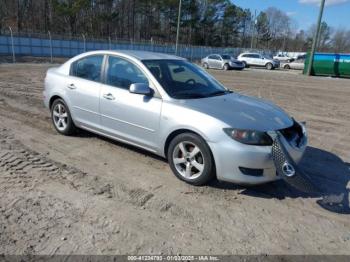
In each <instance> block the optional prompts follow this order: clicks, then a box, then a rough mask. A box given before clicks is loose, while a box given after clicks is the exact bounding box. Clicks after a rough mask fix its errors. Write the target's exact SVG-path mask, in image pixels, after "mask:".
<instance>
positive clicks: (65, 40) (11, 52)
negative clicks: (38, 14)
mask: <svg viewBox="0 0 350 262" xmlns="http://www.w3.org/2000/svg"><path fill="white" fill-rule="evenodd" d="M93 50H142V51H151V52H159V53H167V54H175V44H174V43H159V42H156V41H153V40H152V39H151V40H149V41H138V42H134V41H133V40H125V39H118V38H111V37H109V38H107V39H94V38H89V37H87V36H85V35H84V34H82V35H80V36H67V35H56V34H51V33H50V32H47V33H46V34H42V33H18V32H16V33H15V32H12V30H11V28H9V29H8V30H4V31H2V32H0V56H12V61H13V62H15V61H16V57H21V56H32V57H47V58H48V60H50V61H51V62H52V61H53V58H57V57H62V58H69V57H73V56H75V55H78V54H80V53H83V52H87V51H93ZM246 50H248V49H244V48H223V47H208V46H193V45H183V44H179V45H178V54H177V55H178V56H181V57H185V58H187V59H189V60H191V61H199V60H200V59H201V58H203V57H205V56H207V55H209V54H213V53H217V54H230V55H232V56H237V55H239V54H240V53H241V52H243V51H246ZM250 51H256V52H262V51H261V50H250ZM264 53H266V52H264Z"/></svg>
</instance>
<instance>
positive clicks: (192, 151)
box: [173, 141, 205, 180]
mask: <svg viewBox="0 0 350 262" xmlns="http://www.w3.org/2000/svg"><path fill="white" fill-rule="evenodd" d="M173 163H174V166H175V168H176V170H177V171H178V172H179V174H180V175H181V176H183V177H184V178H186V179H190V180H192V179H196V178H198V177H199V176H200V175H201V174H202V173H203V170H204V164H205V163H204V157H203V154H202V152H201V150H200V149H199V147H198V146H197V145H195V144H194V143H192V142H189V141H182V142H180V143H178V144H177V145H176V146H175V148H174V151H173Z"/></svg>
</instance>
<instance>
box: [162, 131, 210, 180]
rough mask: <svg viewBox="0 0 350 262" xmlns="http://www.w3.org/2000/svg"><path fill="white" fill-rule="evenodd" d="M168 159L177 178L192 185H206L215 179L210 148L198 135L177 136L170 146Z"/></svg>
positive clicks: (184, 134) (185, 134)
mask: <svg viewBox="0 0 350 262" xmlns="http://www.w3.org/2000/svg"><path fill="white" fill-rule="evenodd" d="M167 157H168V162H169V165H170V168H171V170H172V171H173V173H174V174H175V176H177V178H179V179H181V180H183V181H185V182H187V183H189V184H191V185H196V186H200V185H204V184H207V183H208V182H209V181H210V180H212V179H213V178H214V177H215V164H214V159H213V157H212V154H211V151H210V148H209V146H208V145H207V143H206V142H205V141H204V140H203V138H201V137H200V136H198V135H196V134H193V133H183V134H179V135H177V136H176V137H175V138H174V139H173V140H172V141H171V142H170V144H169V148H168V152H167Z"/></svg>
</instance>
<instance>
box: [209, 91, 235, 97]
mask: <svg viewBox="0 0 350 262" xmlns="http://www.w3.org/2000/svg"><path fill="white" fill-rule="evenodd" d="M230 93H233V92H232V91H230V90H220V91H216V92H213V93H211V94H209V95H208V96H220V95H225V94H230Z"/></svg>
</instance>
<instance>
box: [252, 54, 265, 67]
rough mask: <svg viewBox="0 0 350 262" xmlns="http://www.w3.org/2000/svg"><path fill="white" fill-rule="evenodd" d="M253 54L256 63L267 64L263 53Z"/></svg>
mask: <svg viewBox="0 0 350 262" xmlns="http://www.w3.org/2000/svg"><path fill="white" fill-rule="evenodd" d="M252 56H253V61H254V65H257V66H265V61H264V59H263V57H262V56H261V55H259V54H253V55H252Z"/></svg>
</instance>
